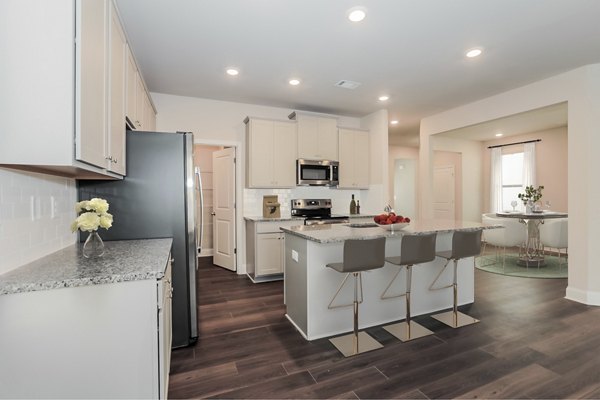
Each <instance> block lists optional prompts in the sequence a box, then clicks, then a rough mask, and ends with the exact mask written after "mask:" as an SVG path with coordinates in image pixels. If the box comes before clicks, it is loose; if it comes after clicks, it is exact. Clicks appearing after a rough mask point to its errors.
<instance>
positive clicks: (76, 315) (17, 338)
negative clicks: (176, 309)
mask: <svg viewBox="0 0 600 400" xmlns="http://www.w3.org/2000/svg"><path fill="white" fill-rule="evenodd" d="M171 297H172V290H171V267H170V263H169V265H167V267H166V270H165V276H164V277H163V278H162V279H160V280H152V279H148V280H138V281H129V282H119V283H108V284H102V285H90V286H82V287H68V288H63V289H53V290H43V291H35V292H26V293H17V294H9V295H3V296H0V338H1V340H0V354H1V357H0V397H2V398H144V399H150V398H154V399H158V398H166V396H167V390H168V382H169V380H168V376H169V367H170V359H171Z"/></svg>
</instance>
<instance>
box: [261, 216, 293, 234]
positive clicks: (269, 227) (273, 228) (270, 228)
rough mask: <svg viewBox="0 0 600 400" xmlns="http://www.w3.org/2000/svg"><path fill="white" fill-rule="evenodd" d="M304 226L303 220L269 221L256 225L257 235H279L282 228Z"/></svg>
mask: <svg viewBox="0 0 600 400" xmlns="http://www.w3.org/2000/svg"><path fill="white" fill-rule="evenodd" d="M302 224H304V220H302V219H294V220H291V221H268V222H259V223H257V224H256V233H279V232H281V230H280V229H279V228H280V227H284V228H289V227H292V226H296V225H302Z"/></svg>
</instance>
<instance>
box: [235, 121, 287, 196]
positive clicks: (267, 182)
mask: <svg viewBox="0 0 600 400" xmlns="http://www.w3.org/2000/svg"><path fill="white" fill-rule="evenodd" d="M244 122H246V149H247V154H246V163H247V165H246V185H247V187H249V188H288V187H295V186H296V124H295V123H294V122H288V121H273V120H268V119H262V118H247V119H246V120H245V121H244Z"/></svg>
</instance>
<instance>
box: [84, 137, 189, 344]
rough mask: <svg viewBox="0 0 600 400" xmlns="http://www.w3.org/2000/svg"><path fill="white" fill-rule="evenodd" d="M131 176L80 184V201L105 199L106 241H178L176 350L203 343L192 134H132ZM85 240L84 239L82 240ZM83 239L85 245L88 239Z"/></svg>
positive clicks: (175, 252)
mask: <svg viewBox="0 0 600 400" xmlns="http://www.w3.org/2000/svg"><path fill="white" fill-rule="evenodd" d="M126 141H127V159H126V163H127V176H126V177H125V178H123V180H118V181H106V180H98V181H79V182H78V191H79V199H80V200H87V199H90V198H93V197H101V198H104V199H106V200H107V201H108V202H109V204H110V213H111V214H112V215H113V216H114V222H113V226H112V227H111V228H110V229H108V230H106V231H105V230H102V238H103V239H104V240H109V241H110V240H128V239H154V238H165V237H172V238H173V247H172V255H171V256H172V258H173V260H174V261H173V347H182V346H187V345H190V344H193V343H194V342H195V341H196V340H197V338H198V322H197V308H196V307H197V305H196V270H197V265H198V250H199V249H198V243H201V241H200V238H199V237H198V235H199V234H200V232H196V226H197V225H196V215H195V210H196V207H195V204H194V198H195V196H196V193H197V187H196V185H198V183H199V180H198V177H197V176H196V175H195V170H194V163H193V136H192V134H191V133H181V132H178V133H159V132H138V131H127V134H126ZM83 236H85V235H83ZM82 239H85V237H83V238H82Z"/></svg>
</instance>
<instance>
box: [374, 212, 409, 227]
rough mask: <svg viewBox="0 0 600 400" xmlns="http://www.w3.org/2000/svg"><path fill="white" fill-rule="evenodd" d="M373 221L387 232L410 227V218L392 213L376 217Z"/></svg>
mask: <svg viewBox="0 0 600 400" xmlns="http://www.w3.org/2000/svg"><path fill="white" fill-rule="evenodd" d="M373 221H375V223H376V224H377V225H378V226H379V227H380V228H383V229H385V230H388V231H397V230H400V229H403V228H406V227H407V226H408V225H410V218H408V217H403V216H402V215H396V214H395V213H394V212H391V213H384V214H379V215H376V216H375V217H373Z"/></svg>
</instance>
